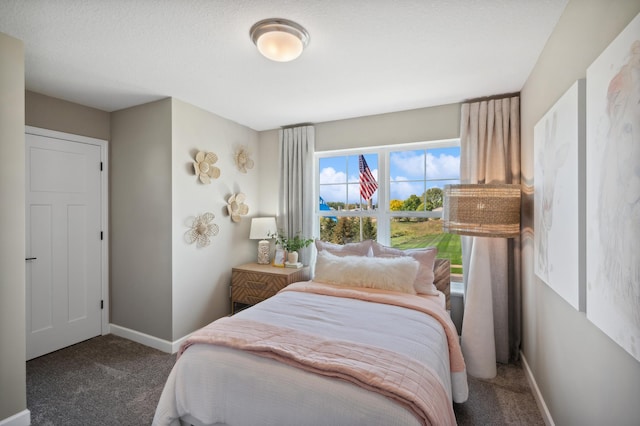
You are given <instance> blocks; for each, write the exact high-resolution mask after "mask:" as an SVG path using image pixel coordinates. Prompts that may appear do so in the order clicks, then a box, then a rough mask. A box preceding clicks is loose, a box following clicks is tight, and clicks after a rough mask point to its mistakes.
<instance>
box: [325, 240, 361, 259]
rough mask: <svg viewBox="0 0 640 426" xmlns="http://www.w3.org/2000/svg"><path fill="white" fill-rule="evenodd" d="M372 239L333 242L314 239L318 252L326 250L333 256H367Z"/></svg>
mask: <svg viewBox="0 0 640 426" xmlns="http://www.w3.org/2000/svg"><path fill="white" fill-rule="evenodd" d="M371 243H372V240H365V241H361V242H359V243H347V244H334V243H328V242H326V241H321V240H316V249H318V253H320V252H321V251H322V250H326V251H328V252H329V253H331V254H333V255H334V256H340V257H344V256H369V250H370V249H371Z"/></svg>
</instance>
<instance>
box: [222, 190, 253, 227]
mask: <svg viewBox="0 0 640 426" xmlns="http://www.w3.org/2000/svg"><path fill="white" fill-rule="evenodd" d="M245 199H246V196H245V195H244V194H243V193H242V192H238V193H237V194H231V196H230V197H229V200H228V201H227V211H228V212H229V216H231V220H232V221H233V222H236V223H237V222H240V220H241V219H242V216H244V215H246V214H247V213H249V206H248V205H246V204H245V203H244V200H245Z"/></svg>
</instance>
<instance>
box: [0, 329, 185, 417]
mask: <svg viewBox="0 0 640 426" xmlns="http://www.w3.org/2000/svg"><path fill="white" fill-rule="evenodd" d="M109 328H110V330H111V333H113V334H115V335H116V336H119V337H124V338H125V339H129V340H133V341H134V342H137V343H140V344H142V345H145V346H149V347H151V348H154V349H157V350H159V351H162V352H166V353H168V354H173V353H176V352H178V349H180V345H181V344H182V342H183V341H184V340H185V339H186V338H187V337H189V335H187V336H184V337H181V338H180V339H178V340H175V341H173V342H170V341H168V340H164V339H160V338H158V337H155V336H151V335H149V334H145V333H141V332H139V331H135V330H131V329H129V328H126V327H121V326H119V325H115V324H109ZM0 426H1V425H0Z"/></svg>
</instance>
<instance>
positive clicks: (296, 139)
mask: <svg viewBox="0 0 640 426" xmlns="http://www.w3.org/2000/svg"><path fill="white" fill-rule="evenodd" d="M279 137H280V189H279V212H278V226H279V229H281V230H282V231H284V233H285V234H286V235H288V236H294V235H296V234H297V233H300V234H302V235H303V236H304V237H310V236H312V235H313V209H314V205H315V204H314V202H313V201H314V197H313V193H314V185H313V152H314V149H315V129H314V127H313V126H299V127H291V128H284V129H280V131H279ZM299 261H300V262H302V263H304V264H305V265H309V264H310V261H311V249H310V248H309V247H307V248H306V249H303V250H300V260H299Z"/></svg>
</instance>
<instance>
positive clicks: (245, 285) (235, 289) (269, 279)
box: [231, 264, 309, 314]
mask: <svg viewBox="0 0 640 426" xmlns="http://www.w3.org/2000/svg"><path fill="white" fill-rule="evenodd" d="M308 276H309V268H306V267H305V268H301V269H296V270H291V269H286V268H275V267H273V266H270V265H258V264H246V265H242V266H238V267H235V268H233V270H232V273H231V313H232V314H233V313H234V312H235V304H242V305H255V304H257V303H260V302H262V301H263V300H265V299H268V298H270V297H271V296H274V295H275V294H276V293H278V292H279V291H280V290H282V289H283V288H285V287H286V286H288V285H289V284H291V283H293V282H296V281H305V280H307V279H309V278H308Z"/></svg>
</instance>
